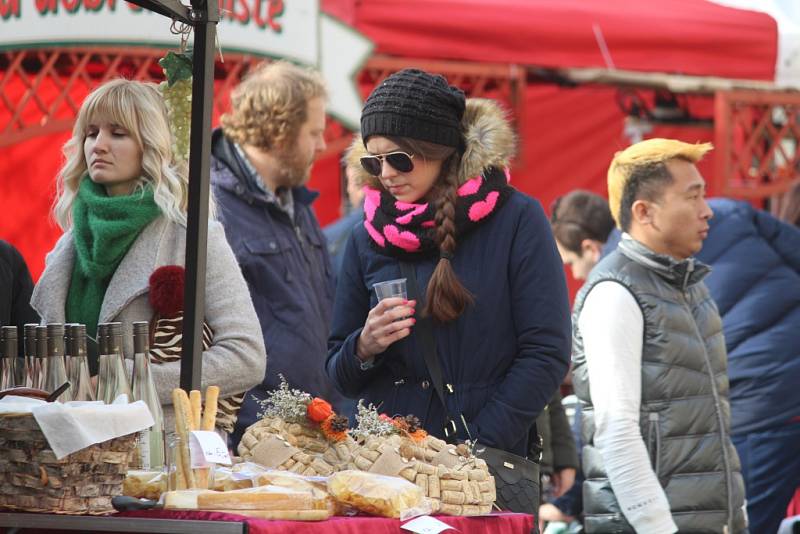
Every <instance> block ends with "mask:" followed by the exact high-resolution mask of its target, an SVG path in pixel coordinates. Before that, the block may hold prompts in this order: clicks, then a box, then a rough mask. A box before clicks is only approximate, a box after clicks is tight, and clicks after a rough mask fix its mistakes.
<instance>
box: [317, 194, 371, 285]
mask: <svg viewBox="0 0 800 534" xmlns="http://www.w3.org/2000/svg"><path fill="white" fill-rule="evenodd" d="M363 220H364V208H363V207H362V206H359V207H358V208H355V209H353V211H351V212H350V213H348V214H347V215H345V216H344V217H342V218H341V219H339V220H337V221H334V222H332V223H331V224H329V225H328V226H326V227H325V228H323V229H322V233H323V234H325V239H326V240H327V242H328V253H329V254H330V255H331V263H332V264H333V272H334V273H336V274H337V275H338V274H339V271H341V270H342V258H344V247H345V245H347V239H348V238H349V237H350V233H351V232H352V231H353V227H354V226H355V225H357V224H359V223H361V222H362V221H363Z"/></svg>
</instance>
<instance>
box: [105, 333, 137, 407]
mask: <svg viewBox="0 0 800 534" xmlns="http://www.w3.org/2000/svg"><path fill="white" fill-rule="evenodd" d="M108 355H109V357H108V375H109V383H110V384H111V389H110V391H111V397H110V400H106V403H107V404H111V403H112V402H114V400H116V398H117V397H119V396H120V395H123V394H124V395H126V396H127V399H128V402H131V397H132V395H131V386H130V382H129V381H128V371H127V370H126V369H125V359H124V356H123V354H122V323H108Z"/></svg>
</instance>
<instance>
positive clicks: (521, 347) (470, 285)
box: [327, 191, 571, 455]
mask: <svg viewBox="0 0 800 534" xmlns="http://www.w3.org/2000/svg"><path fill="white" fill-rule="evenodd" d="M435 260H436V258H430V257H429V258H426V259H420V260H418V261H416V262H414V267H415V272H416V276H417V280H418V283H419V285H420V290H421V293H422V294H423V295H424V293H425V291H426V288H427V285H428V281H429V279H430V277H431V274H432V272H433V269H434V267H435ZM452 263H453V268H454V269H455V272H456V273H457V275H458V278H459V280H460V281H461V282H462V283H463V284H464V286H465V287H466V288H467V289H468V290H469V291H470V292H471V293H472V294H473V295H474V296H475V304H474V305H473V306H471V307H469V308H468V309H467V310H466V311H465V312H464V313H463V314H462V315H461V316H460V317H459V318H458V319H457V320H455V321H453V322H450V323H447V324H445V325H439V324H437V325H436V326H435V331H434V335H435V338H436V348H437V351H438V355H439V359H440V361H441V363H442V369H443V373H444V381H445V383H450V384H453V386H454V393H452V394H448V395H447V401H448V409H449V412H450V413H451V414H453V415H455V414H458V413H463V415H464V417H465V419H466V421H467V422H468V425H469V428H470V434H471V435H472V437H473V438H474V439H478V441H480V442H481V443H484V444H486V445H490V446H493V447H497V448H501V449H504V450H508V451H511V452H514V453H516V454H520V455H524V454H525V453H526V452H527V445H528V433H529V430H530V428H531V425H532V424H533V423H534V421H535V420H536V417H537V416H538V415H539V413H540V412H541V411H542V409H543V408H544V407H545V405H547V403H548V401H549V400H550V398H551V397H552V395H553V393H554V392H555V390H556V388H557V387H558V385H559V384H560V383H561V380H562V379H563V378H564V375H565V374H566V371H567V366H568V360H569V353H570V333H571V325H570V311H569V300H568V295H567V288H566V282H565V278H564V269H563V267H562V265H561V261H560V259H559V256H558V252H557V250H556V247H555V241H554V239H553V237H552V234H551V231H550V226H549V223H548V220H547V217H546V216H545V214H544V211H543V210H542V208H541V206H540V205H539V203H538V202H536V201H535V200H533V199H531V198H530V197H528V196H526V195H524V194H522V193H519V192H516V191H515V192H513V193H512V194H511V196H510V198H509V199H508V201H507V202H506V204H505V205H504V206H503V207H502V208H501V209H500V210H499V211H498V212H497V213H495V214H493V215H492V216H491V217H490V218H489V219H488V220H486V221H485V222H484V223H482V224H481V225H480V226H478V227H477V228H475V229H474V230H473V231H471V232H470V233H468V234H466V235H464V236H461V237H459V240H458V246H457V248H456V254H455V258H454V259H453V262H452ZM400 277H401V275H400V264H399V262H398V260H396V259H394V258H392V257H389V256H386V255H383V254H381V253H379V252H378V251H377V250H376V249H375V248H374V247H373V245H372V243H371V242H370V238H369V236H368V234H367V232H366V230H365V229H364V227H363V225H361V226H357V227H356V228H355V229H354V230H353V234H352V235H351V237H350V241H349V242H348V244H347V247H346V250H345V257H344V261H343V264H342V270H341V272H340V273H339V281H338V285H337V291H336V302H335V305H334V319H333V325H332V328H331V338H330V342H329V344H328V346H329V352H328V361H327V371H328V374H329V375H330V377H331V378H332V379H333V381H334V382H335V383H336V385H337V386H338V388H339V389H340V390H341V391H342V392H343V393H344V394H345V395H347V396H349V397H353V398H364V399H365V400H366V402H368V403H373V404H375V405H376V406H378V407H379V409H380V411H381V412H384V413H388V414H404V415H405V414H413V415H416V416H417V417H419V419H420V420H421V421H422V424H423V426H424V428H425V429H426V430H427V431H428V432H429V433H431V434H434V435H436V436H439V437H443V426H444V421H445V417H444V409H443V407H442V406H441V403H440V401H439V399H438V397H437V396H436V393H435V390H434V388H433V385H432V384H431V382H430V374H429V373H428V371H427V367H426V365H425V359H424V356H423V352H422V349H421V346H420V344H419V340H418V338H417V335H416V332H415V331H414V328H413V327H412V330H411V335H410V336H409V337H407V338H406V339H404V340H401V341H399V342H397V343H395V344H394V345H392V346H390V347H389V349H387V350H386V352H384V353H383V354H382V355H380V356H379V357H378V358H376V365H375V367H373V368H372V369H369V370H366V371H365V370H362V369H361V368H360V365H359V360H358V359H357V357H356V355H355V347H356V341H357V339H358V337H359V335H360V334H361V330H362V327H363V326H364V322H365V320H366V318H367V314H368V313H369V310H370V309H371V308H372V307H374V306H375V305H376V304H377V298H376V296H375V292H374V291H372V289H371V288H372V285H373V284H374V283H376V282H381V281H385V280H392V279H395V278H400ZM409 298H413V295H409ZM421 308H422V306H421V304H418V305H417V313H420V310H421ZM458 429H459V436H458V437H459V438H460V439H466V438H467V435H466V432H465V431H464V430H463V425H460V424H459V428H458Z"/></svg>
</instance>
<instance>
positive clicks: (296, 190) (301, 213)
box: [211, 61, 341, 447]
mask: <svg viewBox="0 0 800 534" xmlns="http://www.w3.org/2000/svg"><path fill="white" fill-rule="evenodd" d="M325 101H326V91H325V85H324V83H323V81H322V78H321V76H320V75H319V74H318V73H317V72H315V71H313V70H310V69H305V68H300V67H297V66H294V65H292V64H290V63H286V62H282V61H279V62H274V63H270V64H267V65H265V66H263V67H262V68H259V69H257V70H256V71H255V72H253V73H252V74H250V75H249V76H248V77H247V78H246V79H245V80H244V81H242V83H241V84H239V86H238V87H237V88H236V89H234V90H233V92H232V94H231V104H232V106H231V107H232V109H231V111H230V113H227V114H225V115H223V116H222V128H221V129H217V130H216V131H214V134H213V137H212V149H211V152H212V159H211V184H212V191H213V194H214V196H215V199H216V201H217V206H218V217H219V219H220V221H221V222H222V224H223V226H224V227H225V233H226V235H227V237H228V241H229V242H230V244H231V247H232V248H233V251H234V253H235V254H236V258H237V259H238V261H239V265H240V267H241V269H242V273H243V274H244V277H245V280H246V281H247V284H248V286H249V288H250V295H251V297H252V299H253V304H254V306H255V309H256V313H257V314H258V318H259V321H260V322H261V330H262V332H263V335H264V344H265V346H266V348H267V354H268V360H269V361H268V365H267V372H266V375H265V376H264V379H263V381H262V383H261V384H260V385H258V386H256V387H255V388H254V389H252V390H250V391H249V392H248V393H247V394H246V396H245V399H244V404H243V406H242V409H241V411H240V412H239V419H238V422H237V425H236V431H235V432H234V434H233V435H232V436H231V438H232V445H233V446H234V447H235V446H236V444H237V443H238V441H239V439H240V438H241V435H242V434H243V432H244V430H245V429H246V428H247V427H248V426H249V425H251V424H253V423H254V422H255V421H256V420H257V418H258V412H259V411H260V410H261V404H260V403H259V402H258V401H259V400H262V399H264V398H265V397H266V394H267V392H269V391H271V390H273V389H276V388H277V387H278V385H279V382H280V380H279V376H278V375H283V376H284V377H285V378H286V380H287V381H288V382H289V384H290V385H291V386H292V387H293V388H299V389H301V390H304V391H307V392H309V393H311V394H312V395H314V396H320V397H323V398H326V399H328V400H329V401H331V402H333V403H334V404H337V403H338V401H339V400H340V399H341V397H340V396H339V395H338V394H337V393H336V392H335V390H334V388H333V386H332V385H331V384H330V383H329V382H328V379H327V377H326V375H325V372H324V362H325V357H326V354H327V339H328V329H329V324H330V319H331V310H332V307H333V283H334V273H333V269H332V267H331V261H330V257H329V255H328V251H327V248H326V246H325V237H324V236H323V234H322V230H321V229H320V226H319V222H318V221H317V219H316V217H315V216H314V212H313V211H312V209H311V203H312V202H313V201H314V200H315V199H316V197H317V196H318V194H317V193H316V192H311V191H309V190H308V189H307V188H306V187H305V185H304V184H305V183H306V182H307V181H308V178H309V174H310V171H311V166H312V164H313V163H314V160H315V159H316V157H317V156H318V155H319V154H320V153H321V152H322V151H323V150H325V140H324V139H323V132H324V130H325Z"/></svg>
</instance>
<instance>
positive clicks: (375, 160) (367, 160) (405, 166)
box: [361, 151, 414, 176]
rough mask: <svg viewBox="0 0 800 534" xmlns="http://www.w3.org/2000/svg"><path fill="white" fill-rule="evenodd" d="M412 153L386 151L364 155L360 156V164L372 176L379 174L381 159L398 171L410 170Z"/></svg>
mask: <svg viewBox="0 0 800 534" xmlns="http://www.w3.org/2000/svg"><path fill="white" fill-rule="evenodd" d="M413 158H414V154H406V153H405V152H400V151H396V152H388V153H386V154H375V155H374V156H364V157H362V158H361V166H362V167H364V170H365V171H367V172H368V173H370V174H371V175H373V176H380V175H381V168H382V167H383V161H384V160H386V163H388V164H389V165H391V166H392V168H393V169H395V170H396V171H399V172H411V171H412V170H414V162H413V161H411V160H412V159H413Z"/></svg>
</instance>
